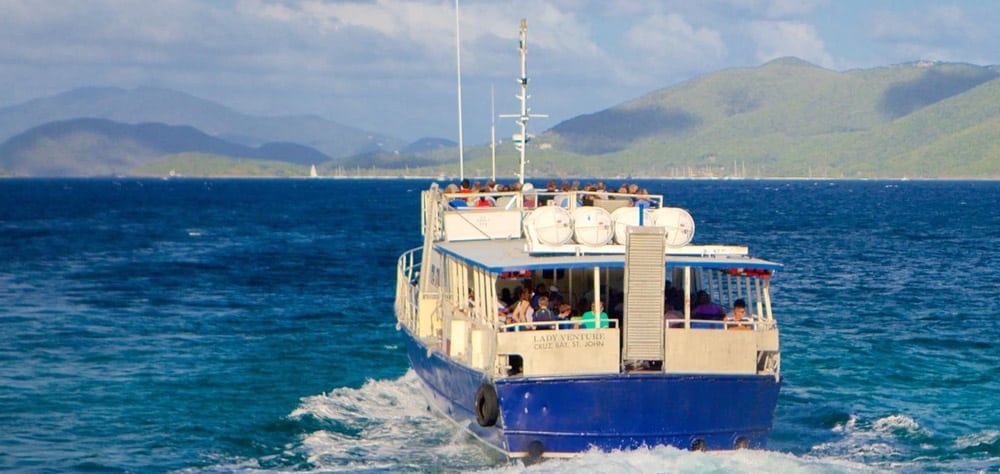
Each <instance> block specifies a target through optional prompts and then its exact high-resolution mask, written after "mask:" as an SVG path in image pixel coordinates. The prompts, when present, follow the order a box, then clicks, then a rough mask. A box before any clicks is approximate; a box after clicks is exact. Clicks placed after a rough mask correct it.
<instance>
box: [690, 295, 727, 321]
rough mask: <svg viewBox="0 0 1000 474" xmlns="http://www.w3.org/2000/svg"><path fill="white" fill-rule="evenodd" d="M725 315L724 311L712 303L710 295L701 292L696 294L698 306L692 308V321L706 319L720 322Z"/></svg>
mask: <svg viewBox="0 0 1000 474" xmlns="http://www.w3.org/2000/svg"><path fill="white" fill-rule="evenodd" d="M725 315H726V310H725V308H723V307H722V306H719V305H717V304H715V303H713V302H712V297H711V295H709V294H708V292H706V291H704V290H702V291H699V292H698V306H696V307H695V308H694V316H692V317H693V318H694V319H708V320H712V321H721V320H722V318H723V317H725Z"/></svg>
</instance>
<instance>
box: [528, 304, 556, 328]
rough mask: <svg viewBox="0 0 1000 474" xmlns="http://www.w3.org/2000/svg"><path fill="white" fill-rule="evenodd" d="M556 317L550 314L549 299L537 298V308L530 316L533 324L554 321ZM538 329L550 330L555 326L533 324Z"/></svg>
mask: <svg viewBox="0 0 1000 474" xmlns="http://www.w3.org/2000/svg"><path fill="white" fill-rule="evenodd" d="M555 319H556V315H555V314H552V310H551V309H549V297H547V296H540V297H538V308H535V312H534V313H533V314H532V315H531V320H532V321H534V322H536V323H537V322H539V321H554V320H555ZM535 327H536V328H538V329H552V328H554V327H555V324H535Z"/></svg>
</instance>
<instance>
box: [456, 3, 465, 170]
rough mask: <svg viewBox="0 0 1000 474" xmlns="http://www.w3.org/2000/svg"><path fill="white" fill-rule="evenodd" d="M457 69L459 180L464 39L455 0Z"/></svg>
mask: <svg viewBox="0 0 1000 474" xmlns="http://www.w3.org/2000/svg"><path fill="white" fill-rule="evenodd" d="M455 65H456V67H455V69H456V71H457V76H458V79H457V82H458V179H459V180H463V179H465V156H464V154H463V149H464V148H465V147H464V146H463V143H462V39H461V33H460V31H459V24H458V0H455Z"/></svg>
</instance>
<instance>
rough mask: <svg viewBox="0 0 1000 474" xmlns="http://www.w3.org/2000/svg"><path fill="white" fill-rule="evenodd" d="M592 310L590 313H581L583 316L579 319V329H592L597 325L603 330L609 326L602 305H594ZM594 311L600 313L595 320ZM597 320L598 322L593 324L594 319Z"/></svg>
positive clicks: (606, 314)
mask: <svg viewBox="0 0 1000 474" xmlns="http://www.w3.org/2000/svg"><path fill="white" fill-rule="evenodd" d="M592 308H593V309H592V310H591V311H587V312H586V313H583V316H581V317H580V327H582V328H584V329H594V327H595V326H596V325H598V324H599V325H600V328H601V329H604V328H607V327H609V326H611V323H609V322H608V313H605V312H604V303H595V304H594V305H593V306H592ZM595 311H598V312H600V316H598V317H597V318H595V317H594V312H595ZM598 318H599V320H598V321H596V322H595V319H598Z"/></svg>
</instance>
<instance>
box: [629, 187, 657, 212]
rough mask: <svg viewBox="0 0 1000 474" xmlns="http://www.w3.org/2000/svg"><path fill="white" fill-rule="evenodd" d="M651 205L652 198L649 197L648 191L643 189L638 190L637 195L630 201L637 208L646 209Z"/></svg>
mask: <svg viewBox="0 0 1000 474" xmlns="http://www.w3.org/2000/svg"><path fill="white" fill-rule="evenodd" d="M652 205H653V201H652V199H650V197H649V191H646V190H645V189H640V190H639V195H638V196H636V198H635V201H633V202H632V206H633V207H638V208H639V209H648V208H649V207H650V206H652Z"/></svg>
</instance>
